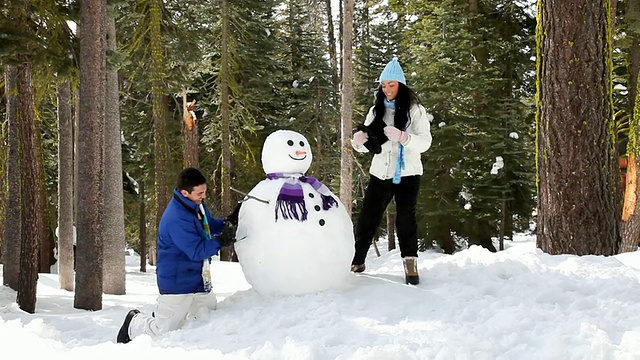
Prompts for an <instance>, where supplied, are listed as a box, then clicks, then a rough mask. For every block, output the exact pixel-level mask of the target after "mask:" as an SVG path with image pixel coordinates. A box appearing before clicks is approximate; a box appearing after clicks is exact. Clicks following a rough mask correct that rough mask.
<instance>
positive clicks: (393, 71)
mask: <svg viewBox="0 0 640 360" xmlns="http://www.w3.org/2000/svg"><path fill="white" fill-rule="evenodd" d="M383 81H397V82H401V83H403V84H405V85H407V80H406V79H405V77H404V71H402V67H401V66H400V63H399V62H398V57H397V56H394V57H393V59H391V61H389V63H388V64H387V66H385V67H384V70H382V74H380V78H379V79H378V82H380V83H382V82H383Z"/></svg>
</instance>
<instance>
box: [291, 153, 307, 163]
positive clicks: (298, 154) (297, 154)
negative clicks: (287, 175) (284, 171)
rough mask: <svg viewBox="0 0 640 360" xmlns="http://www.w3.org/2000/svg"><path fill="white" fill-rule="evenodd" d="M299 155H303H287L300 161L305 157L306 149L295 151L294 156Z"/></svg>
mask: <svg viewBox="0 0 640 360" xmlns="http://www.w3.org/2000/svg"><path fill="white" fill-rule="evenodd" d="M300 155H304V156H303V157H301V158H295V157H293V156H291V155H289V157H290V158H291V159H293V160H298V161H301V160H304V159H306V158H307V152H306V151H296V156H300Z"/></svg>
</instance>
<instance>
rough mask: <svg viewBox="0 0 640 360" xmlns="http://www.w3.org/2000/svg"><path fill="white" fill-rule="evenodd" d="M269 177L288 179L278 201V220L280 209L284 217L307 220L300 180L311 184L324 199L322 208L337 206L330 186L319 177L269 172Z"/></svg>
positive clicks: (283, 185) (327, 208)
mask: <svg viewBox="0 0 640 360" xmlns="http://www.w3.org/2000/svg"><path fill="white" fill-rule="evenodd" d="M267 179H269V180H275V179H286V181H285V182H284V184H282V187H281V188H280V192H279V193H278V199H277V201H276V221H278V211H280V213H281V214H282V217H283V218H284V219H296V220H298V221H305V220H307V214H308V213H309V212H308V211H307V207H306V206H305V204H304V191H303V190H302V185H301V184H300V181H302V182H305V183H307V184H309V185H311V186H312V187H313V188H314V189H315V190H316V191H317V192H318V193H320V198H321V199H322V210H329V209H330V208H332V207H333V206H334V205H335V206H336V207H337V206H338V202H337V201H336V199H334V198H333V196H331V191H329V188H327V187H326V186H324V185H323V184H322V183H321V182H320V181H318V179H316V178H312V177H306V176H304V175H301V176H299V177H296V176H292V175H287V174H283V173H270V174H267Z"/></svg>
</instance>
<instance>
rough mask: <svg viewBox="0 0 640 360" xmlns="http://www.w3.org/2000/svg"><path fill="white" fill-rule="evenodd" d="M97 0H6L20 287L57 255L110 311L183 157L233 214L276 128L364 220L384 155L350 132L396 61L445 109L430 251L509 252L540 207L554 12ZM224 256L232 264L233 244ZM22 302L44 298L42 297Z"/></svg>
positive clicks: (149, 242)
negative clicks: (299, 145)
mask: <svg viewBox="0 0 640 360" xmlns="http://www.w3.org/2000/svg"><path fill="white" fill-rule="evenodd" d="M550 2H552V1H547V3H550ZM82 3H83V4H82V5H81V4H80V2H79V1H70V0H69V1H67V0H2V1H0V4H2V6H1V7H0V65H2V67H0V71H2V73H3V75H4V76H3V78H4V82H3V83H2V85H3V86H1V87H0V94H2V96H0V101H1V102H0V112H1V113H2V114H1V115H2V119H4V121H3V123H2V124H3V126H2V133H1V134H0V136H2V140H3V141H2V142H0V146H1V147H0V170H1V173H2V174H3V176H1V177H0V185H1V186H0V192H2V193H1V194H0V234H2V235H3V236H0V241H2V246H1V247H0V249H2V257H1V259H2V263H3V264H4V281H5V284H7V285H9V286H12V287H13V288H18V287H21V286H23V287H25V288H26V287H33V288H35V285H33V284H34V281H33V278H34V274H33V272H31V273H30V272H29V271H24V269H26V268H28V267H29V266H28V265H25V264H28V263H31V264H36V266H35V270H34V271H35V273H36V275H35V276H36V278H37V272H49V271H50V269H51V266H52V264H53V263H54V262H56V261H58V263H59V265H58V269H59V270H58V271H59V272H60V281H61V287H62V288H66V289H69V290H71V289H74V287H76V288H77V290H78V293H79V294H80V295H76V303H75V306H76V307H80V308H87V309H94V310H95V309H99V308H100V307H101V304H100V295H99V294H101V293H102V292H103V291H104V292H105V293H114V294H117V293H123V292H124V254H123V251H122V249H123V248H124V247H125V244H126V246H127V247H130V248H133V249H136V251H137V252H139V253H141V254H148V257H149V259H150V262H151V264H153V261H154V257H155V252H154V243H155V241H154V239H155V228H156V224H157V221H158V219H159V217H160V216H161V214H162V211H163V209H164V207H165V206H166V204H167V202H168V201H169V199H170V194H171V191H172V188H173V186H174V183H175V176H176V174H177V173H178V172H179V170H180V169H182V168H183V167H187V166H195V167H198V168H200V169H202V170H203V171H204V172H205V173H206V174H207V176H208V177H209V179H210V181H209V188H210V189H211V192H210V193H209V194H208V198H207V200H208V203H209V206H210V207H211V208H212V210H213V212H214V213H215V214H219V215H225V214H228V213H229V212H230V211H231V210H232V209H233V207H234V205H235V203H236V202H237V201H238V200H239V199H241V198H242V195H241V194H240V193H238V192H236V191H234V190H232V188H233V189H238V190H240V191H243V192H248V191H249V190H250V189H251V188H252V187H253V186H254V185H255V184H257V183H258V182H259V181H260V180H262V179H263V178H264V176H265V174H264V173H263V171H262V166H261V164H260V152H261V146H262V143H263V140H264V138H265V137H266V136H267V135H268V134H270V133H271V132H273V131H275V130H278V129H291V130H295V131H298V132H300V133H302V134H304V135H305V136H306V137H307V138H308V139H309V140H310V141H311V142H312V148H313V156H314V161H313V163H312V167H311V169H310V170H309V173H308V174H307V175H308V176H314V177H317V178H318V179H319V180H320V181H322V182H323V183H324V184H326V185H327V186H328V187H329V188H331V189H332V190H333V191H334V192H335V193H338V192H339V193H340V197H341V199H342V201H343V202H344V203H345V204H346V205H347V207H349V208H350V211H351V213H352V216H353V219H355V218H356V217H357V214H358V211H359V207H360V205H361V199H362V194H363V191H364V187H365V186H366V183H367V181H368V166H369V162H370V155H356V154H353V153H352V151H351V149H350V147H349V145H348V141H346V140H348V139H349V138H350V137H351V132H352V128H353V127H354V126H355V125H357V124H360V123H362V122H363V121H364V116H365V114H366V112H367V110H368V109H369V107H370V106H371V105H372V103H373V96H374V91H375V90H376V88H377V85H378V84H377V78H378V76H379V74H380V71H381V70H382V69H383V67H384V65H385V64H386V63H387V62H388V61H389V60H390V59H391V58H392V57H393V56H395V55H397V56H399V58H400V61H401V63H402V66H403V68H404V70H405V73H406V75H407V82H408V85H409V86H410V87H411V88H412V89H413V90H414V91H415V92H416V94H417V95H418V97H419V99H420V101H421V103H422V104H423V105H424V106H425V108H426V109H427V111H429V112H430V113H431V114H433V115H434V121H433V122H432V124H431V132H432V135H433V139H434V140H433V145H432V147H431V149H430V150H429V151H428V152H427V153H425V154H424V155H423V157H422V159H423V163H424V168H425V172H424V175H423V176H422V180H421V181H422V184H421V191H420V198H419V200H418V209H417V213H418V224H419V229H418V231H419V237H420V246H421V249H423V250H424V249H426V248H431V247H438V248H439V249H441V250H442V251H443V252H445V253H447V254H451V253H453V252H455V251H456V250H457V249H460V248H464V247H467V246H469V245H473V244H477V245H481V246H483V247H485V248H487V249H490V250H492V251H496V250H497V249H496V248H495V247H494V241H493V239H496V238H497V239H499V241H498V243H499V246H498V248H502V242H503V241H504V240H505V239H509V238H512V236H513V234H514V233H515V232H518V231H521V230H525V229H528V228H529V224H530V222H531V221H532V220H533V217H534V216H535V209H536V206H537V203H536V201H537V193H536V185H537V184H536V179H537V169H536V146H537V143H536V131H537V129H536V110H537V108H536V87H537V86H539V84H537V83H536V50H537V48H536V46H537V45H536V26H539V25H540V22H539V21H538V19H537V18H536V16H537V15H536V8H535V6H536V4H535V2H533V1H531V0H525V1H516V0H486V1H479V0H464V1H462V0H442V1H429V0H411V1H402V0H389V1H375V0H372V1H351V0H349V1H344V2H343V1H339V2H334V1H330V0H326V1H311V0H286V1H271V0H239V1H228V0H221V1H196V0H182V1H174V0H164V1H163V0H136V1H133V0H115V1H109V2H108V3H107V2H106V1H104V0H84V1H83V2H82ZM543 3H544V1H540V2H539V3H538V6H541V4H543ZM606 3H607V4H608V6H609V7H607V10H608V11H610V15H611V17H610V18H609V20H611V21H609V22H606V24H608V25H610V26H611V33H610V35H611V36H610V38H611V44H612V49H613V51H612V52H611V54H612V57H611V62H612V67H611V68H610V69H611V71H612V84H611V94H612V95H611V99H612V100H611V104H612V106H613V114H614V121H615V134H614V136H615V141H616V144H617V145H618V146H617V149H616V151H617V152H616V156H621V157H623V158H624V156H625V154H626V144H627V139H628V137H629V120H630V118H631V115H632V114H633V113H634V103H635V96H636V88H637V80H636V79H637V74H638V67H639V64H640V46H639V45H638V44H639V42H638V34H639V33H640V29H639V28H638V25H637V23H638V22H637V18H638V12H637V9H636V4H635V1H606ZM602 21H603V22H604V21H605V20H602ZM344 24H347V26H343V25H344ZM92 49H93V50H94V51H92ZM96 49H97V51H95V50H96ZM96 54H98V55H96ZM100 54H102V55H100ZM81 74H85V75H84V76H81ZM345 79H346V82H345ZM80 89H82V90H80ZM96 119H104V122H100V121H96ZM565 165H566V166H572V164H565ZM619 175H620V174H616V176H619ZM620 197H621V195H620ZM393 218H394V209H393V206H391V207H390V208H389V209H388V214H387V222H386V223H385V224H382V225H381V228H380V234H381V235H384V234H388V235H389V236H390V241H389V244H390V246H394V244H395V242H394V240H393V229H394V224H393ZM74 224H75V225H77V227H78V229H77V233H78V242H77V253H78V254H79V255H78V257H77V262H76V264H75V266H76V269H75V270H76V275H75V276H76V278H75V281H74V279H73V270H74V268H73V266H74V265H73V257H72V256H71V255H69V254H71V253H72V251H71V249H72V246H73V244H72V231H73V226H74ZM58 227H59V235H60V237H59V240H58V238H57V237H56V235H55V234H54V233H55V230H56V228H58ZM16 239H17V240H16ZM25 239H26V240H25ZM15 254H22V255H19V256H15ZM24 254H30V256H24ZM221 256H222V258H223V259H225V260H234V259H235V254H234V253H233V249H232V248H226V249H224V251H223V253H222V255H221ZM56 258H57V259H56ZM143 258H144V257H143ZM83 262H86V264H83ZM96 262H97V263H99V264H102V266H99V268H102V273H99V274H96V273H95V268H96V266H95V264H96ZM145 264H146V263H145V262H144V261H141V270H143V271H144V267H145ZM21 268H22V269H23V271H18V269H21ZM13 269H15V271H13ZM96 279H98V280H99V282H100V283H101V284H98V285H96V283H95V281H96ZM28 283H31V284H32V286H27V285H24V284H28ZM14 286H15V287H14ZM83 287H84V288H83ZM25 292H26V290H25ZM21 296H25V297H23V298H22V300H21V304H20V305H21V308H23V309H27V311H29V310H28V309H31V310H33V308H34V307H35V297H33V300H32V301H30V300H28V299H30V298H31V296H28V295H27V294H24V295H23V293H22V292H21V291H20V290H18V298H19V302H20V298H21ZM29 303H32V304H31V305H29Z"/></svg>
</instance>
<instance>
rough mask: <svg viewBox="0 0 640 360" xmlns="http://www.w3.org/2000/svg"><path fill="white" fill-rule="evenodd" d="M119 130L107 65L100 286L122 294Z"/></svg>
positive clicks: (114, 80)
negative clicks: (102, 259) (102, 246)
mask: <svg viewBox="0 0 640 360" xmlns="http://www.w3.org/2000/svg"><path fill="white" fill-rule="evenodd" d="M106 34H107V39H106V45H107V49H108V50H110V51H116V23H115V20H114V18H113V17H112V16H107V19H106ZM120 139H121V134H120V91H119V85H118V70H117V69H112V68H110V67H109V68H107V73H106V89H105V126H104V154H108V155H109V156H105V157H104V215H103V220H102V221H103V229H104V232H103V233H104V238H103V241H104V244H103V245H104V254H103V257H104V263H103V271H104V273H103V278H102V290H103V292H104V293H105V294H114V295H123V294H125V292H126V289H125V275H126V272H125V265H126V264H125V253H124V248H125V245H126V244H125V239H124V200H123V196H124V194H123V187H122V141H121V140H120Z"/></svg>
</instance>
